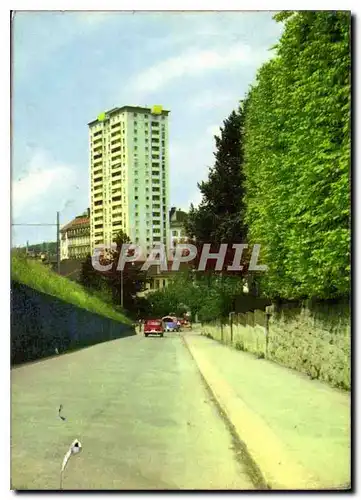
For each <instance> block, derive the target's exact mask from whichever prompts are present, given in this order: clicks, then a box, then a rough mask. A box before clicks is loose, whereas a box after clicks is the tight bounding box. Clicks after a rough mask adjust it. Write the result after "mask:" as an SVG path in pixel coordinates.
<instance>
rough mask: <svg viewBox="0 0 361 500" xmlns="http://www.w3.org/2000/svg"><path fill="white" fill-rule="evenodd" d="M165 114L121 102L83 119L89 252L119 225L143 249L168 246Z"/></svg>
mask: <svg viewBox="0 0 361 500" xmlns="http://www.w3.org/2000/svg"><path fill="white" fill-rule="evenodd" d="M168 114H169V111H165V110H163V109H162V107H161V106H154V107H153V108H147V107H134V106H123V107H120V108H114V109H111V110H110V111H107V112H105V113H102V114H101V115H99V116H98V118H97V119H96V120H94V121H92V122H90V123H89V124H88V125H89V140H90V187H91V194H90V220H91V223H90V247H91V252H92V253H93V251H94V248H95V247H97V246H99V245H106V246H108V247H109V246H110V245H111V243H113V242H114V241H115V238H116V235H117V233H118V232H119V230H120V229H121V230H123V231H124V232H125V233H126V234H127V235H128V236H129V237H130V239H131V241H132V243H134V244H137V245H139V246H140V247H141V248H142V250H143V255H146V254H147V252H149V250H150V249H151V248H153V247H154V246H156V244H157V243H163V244H166V245H167V246H168V242H169V217H168V210H169V208H168V207H169V148H168Z"/></svg>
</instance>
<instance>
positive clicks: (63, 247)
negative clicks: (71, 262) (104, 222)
mask: <svg viewBox="0 0 361 500" xmlns="http://www.w3.org/2000/svg"><path fill="white" fill-rule="evenodd" d="M89 215H90V210H89V209H88V210H87V212H85V213H84V214H82V215H79V216H77V217H75V219H73V220H72V221H70V222H69V223H68V224H65V226H63V227H62V228H61V229H60V260H68V259H75V260H84V259H85V258H86V257H87V255H89V254H90V216H89Z"/></svg>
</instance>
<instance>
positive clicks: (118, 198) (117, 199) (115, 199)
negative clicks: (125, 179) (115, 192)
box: [112, 196, 122, 201]
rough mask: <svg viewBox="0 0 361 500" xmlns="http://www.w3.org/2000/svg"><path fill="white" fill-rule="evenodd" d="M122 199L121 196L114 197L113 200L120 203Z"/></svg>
mask: <svg viewBox="0 0 361 500" xmlns="http://www.w3.org/2000/svg"><path fill="white" fill-rule="evenodd" d="M121 199H122V197H121V196H113V198H112V200H113V201H120V200H121Z"/></svg>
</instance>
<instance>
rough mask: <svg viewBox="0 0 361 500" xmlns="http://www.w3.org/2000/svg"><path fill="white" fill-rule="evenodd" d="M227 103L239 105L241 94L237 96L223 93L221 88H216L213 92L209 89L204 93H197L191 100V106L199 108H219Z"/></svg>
mask: <svg viewBox="0 0 361 500" xmlns="http://www.w3.org/2000/svg"><path fill="white" fill-rule="evenodd" d="M227 104H229V105H233V106H234V108H236V107H238V104H239V96H237V97H236V98H235V97H234V96H233V95H231V94H221V93H220V92H219V89H216V90H214V91H213V92H212V91H210V90H208V91H206V92H204V93H202V94H199V95H196V96H195V97H194V98H192V99H191V100H190V106H191V108H195V109H197V110H198V109H212V108H219V107H222V106H224V105H227Z"/></svg>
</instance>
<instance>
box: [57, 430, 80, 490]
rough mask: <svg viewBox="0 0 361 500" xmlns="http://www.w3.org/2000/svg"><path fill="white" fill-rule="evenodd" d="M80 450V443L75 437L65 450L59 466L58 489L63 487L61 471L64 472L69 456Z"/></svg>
mask: <svg viewBox="0 0 361 500" xmlns="http://www.w3.org/2000/svg"><path fill="white" fill-rule="evenodd" d="M81 450H82V445H81V443H80V441H79V439H75V440H74V441H73V442H72V443H71V445H70V448H69V450H68V451H67V452H66V454H65V456H64V459H63V463H62V466H61V471H60V489H61V490H62V489H63V473H64V470H65V467H66V465H67V463H68V461H69V458H70V457H71V456H72V455H76V454H78V453H80V452H81Z"/></svg>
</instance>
